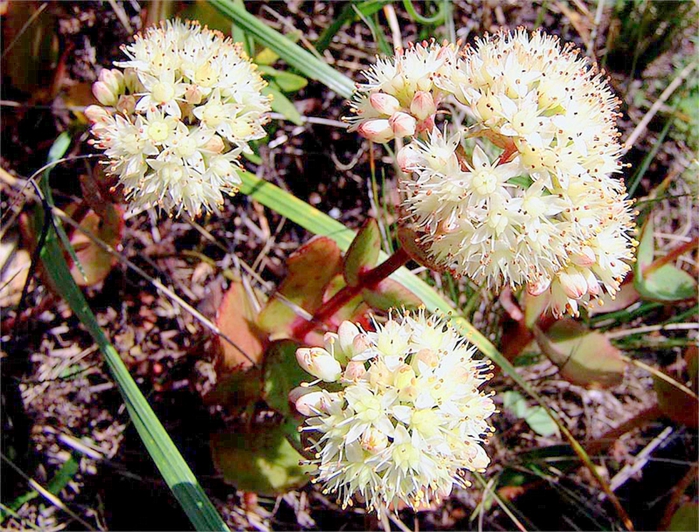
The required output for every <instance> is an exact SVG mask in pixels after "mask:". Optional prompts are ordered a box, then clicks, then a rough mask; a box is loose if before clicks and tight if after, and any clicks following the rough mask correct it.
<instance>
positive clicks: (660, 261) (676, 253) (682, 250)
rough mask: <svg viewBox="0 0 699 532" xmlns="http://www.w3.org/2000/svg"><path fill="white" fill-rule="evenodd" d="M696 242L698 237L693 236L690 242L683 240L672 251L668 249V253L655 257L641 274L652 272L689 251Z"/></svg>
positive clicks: (698, 241)
mask: <svg viewBox="0 0 699 532" xmlns="http://www.w3.org/2000/svg"><path fill="white" fill-rule="evenodd" d="M697 244H699V237H697V238H693V239H692V240H691V241H690V242H685V243H684V244H682V245H681V246H678V247H676V248H675V249H673V250H672V251H670V253H668V254H667V255H665V256H664V257H660V258H659V259H656V260H655V261H654V262H653V263H652V264H649V265H648V266H646V267H645V268H644V270H643V274H644V275H648V274H649V273H651V272H654V271H655V270H657V269H659V268H661V267H663V266H665V265H666V264H669V263H670V262H672V261H673V260H675V259H676V258H677V257H679V256H680V255H684V254H685V253H686V252H687V251H689V250H690V249H692V248H693V247H696V245H697Z"/></svg>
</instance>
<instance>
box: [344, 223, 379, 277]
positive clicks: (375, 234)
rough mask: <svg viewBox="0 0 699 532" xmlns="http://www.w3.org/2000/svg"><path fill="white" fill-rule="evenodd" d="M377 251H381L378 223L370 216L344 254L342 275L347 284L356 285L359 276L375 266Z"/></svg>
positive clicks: (377, 256) (377, 257) (377, 258)
mask: <svg viewBox="0 0 699 532" xmlns="http://www.w3.org/2000/svg"><path fill="white" fill-rule="evenodd" d="M379 251H381V232H380V231H379V224H378V223H377V222H376V220H374V219H373V218H370V219H368V220H367V221H366V222H364V225H363V226H362V228H361V229H360V230H359V232H358V233H357V236H356V237H355V239H354V240H353V241H352V244H350V247H349V249H348V250H347V254H346V255H345V261H344V275H345V280H346V281H347V284H348V285H350V286H357V285H358V284H359V276H360V275H361V274H362V273H364V272H366V271H368V270H370V269H371V268H373V267H374V266H376V263H377V261H378V260H379Z"/></svg>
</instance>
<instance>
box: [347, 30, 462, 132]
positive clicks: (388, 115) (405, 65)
mask: <svg viewBox="0 0 699 532" xmlns="http://www.w3.org/2000/svg"><path fill="white" fill-rule="evenodd" d="M456 51H457V47H456V46H454V45H450V44H446V43H445V44H444V45H440V44H438V43H435V42H434V41H431V42H422V43H420V44H416V45H412V44H411V45H410V46H409V47H408V49H407V50H398V52H396V56H395V57H394V58H390V59H377V63H376V64H375V65H374V66H372V67H371V69H370V70H369V71H367V72H365V76H366V79H367V82H366V83H362V84H358V85H357V90H356V92H355V94H354V98H353V100H352V102H351V103H352V107H351V109H352V112H353V113H355V116H352V117H349V118H348V119H347V120H348V121H349V122H350V131H358V132H359V133H360V134H361V135H362V136H364V137H366V138H368V139H370V140H372V141H374V142H388V141H389V140H391V139H393V138H396V137H399V138H400V137H409V136H412V135H414V134H416V133H420V132H422V131H429V130H430V129H432V127H433V126H434V116H435V113H436V112H437V109H438V107H439V105H440V104H441V102H442V99H443V98H444V96H445V95H446V93H444V92H443V91H442V90H440V88H439V82H440V78H443V77H444V78H449V77H450V75H451V71H452V69H453V67H454V64H455V63H456Z"/></svg>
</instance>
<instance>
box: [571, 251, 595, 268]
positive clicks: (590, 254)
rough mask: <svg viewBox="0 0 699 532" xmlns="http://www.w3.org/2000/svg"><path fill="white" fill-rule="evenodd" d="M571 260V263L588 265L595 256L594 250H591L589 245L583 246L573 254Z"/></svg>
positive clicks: (592, 262) (593, 260) (593, 261)
mask: <svg viewBox="0 0 699 532" xmlns="http://www.w3.org/2000/svg"><path fill="white" fill-rule="evenodd" d="M571 260H572V261H573V264H576V265H578V266H583V267H590V266H592V265H593V264H594V263H595V261H596V260H597V257H595V252H594V251H592V248H591V247H589V246H585V247H583V248H582V249H581V250H580V253H576V254H575V255H573V256H572V257H571Z"/></svg>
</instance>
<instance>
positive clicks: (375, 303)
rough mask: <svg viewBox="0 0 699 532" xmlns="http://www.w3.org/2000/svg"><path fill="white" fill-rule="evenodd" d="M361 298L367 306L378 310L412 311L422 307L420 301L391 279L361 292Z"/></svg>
mask: <svg viewBox="0 0 699 532" xmlns="http://www.w3.org/2000/svg"><path fill="white" fill-rule="evenodd" d="M362 297H364V301H366V302H367V303H368V304H369V305H371V306H372V307H374V308H375V309H378V310H389V309H391V308H406V309H412V308H417V307H419V306H420V305H422V300H421V299H420V298H419V297H417V296H416V295H415V294H413V293H412V292H411V291H410V290H408V289H407V288H405V287H404V286H403V285H402V284H400V283H398V282H396V281H394V280H393V279H384V280H383V281H381V282H380V283H379V284H378V286H376V287H375V288H372V289H371V290H370V289H368V288H365V289H364V290H362Z"/></svg>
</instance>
